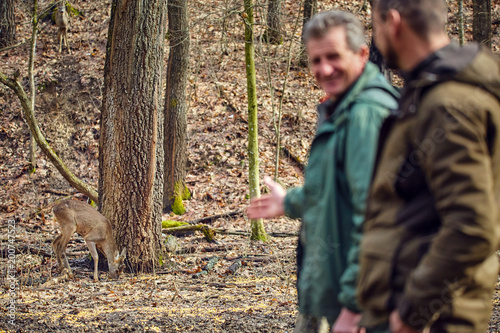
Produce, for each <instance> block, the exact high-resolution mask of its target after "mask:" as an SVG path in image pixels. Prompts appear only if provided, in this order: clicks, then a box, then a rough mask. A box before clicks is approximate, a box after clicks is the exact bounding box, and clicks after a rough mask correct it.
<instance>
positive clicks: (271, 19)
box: [266, 0, 283, 44]
mask: <svg viewBox="0 0 500 333" xmlns="http://www.w3.org/2000/svg"><path fill="white" fill-rule="evenodd" d="M266 34H267V36H266V39H267V41H268V42H269V43H271V44H281V43H282V42H283V38H282V37H281V0H269V4H268V6H267V32H266Z"/></svg>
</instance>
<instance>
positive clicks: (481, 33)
mask: <svg viewBox="0 0 500 333" xmlns="http://www.w3.org/2000/svg"><path fill="white" fill-rule="evenodd" d="M472 7H473V23H472V35H473V40H474V41H475V42H478V43H480V44H483V45H485V46H487V47H489V48H490V49H491V1H490V0H474V1H472Z"/></svg>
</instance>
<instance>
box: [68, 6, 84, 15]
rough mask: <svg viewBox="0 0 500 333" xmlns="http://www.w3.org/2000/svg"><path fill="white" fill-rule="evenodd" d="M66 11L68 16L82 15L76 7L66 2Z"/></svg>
mask: <svg viewBox="0 0 500 333" xmlns="http://www.w3.org/2000/svg"><path fill="white" fill-rule="evenodd" d="M66 11H67V12H68V14H69V15H70V16H80V15H82V13H81V12H80V11H79V10H78V9H76V8H75V7H73V6H72V5H71V4H70V3H66Z"/></svg>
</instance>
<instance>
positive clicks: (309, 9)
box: [299, 0, 318, 67]
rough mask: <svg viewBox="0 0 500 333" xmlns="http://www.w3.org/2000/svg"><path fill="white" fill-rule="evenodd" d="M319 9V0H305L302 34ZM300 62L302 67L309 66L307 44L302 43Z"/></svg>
mask: <svg viewBox="0 0 500 333" xmlns="http://www.w3.org/2000/svg"><path fill="white" fill-rule="evenodd" d="M317 11H318V0H304V16H303V18H302V36H304V28H305V26H306V24H307V22H309V20H310V19H311V17H313V16H314V14H316V13H317ZM299 64H300V66H302V67H307V66H308V65H309V60H308V58H307V52H306V48H305V45H302V51H301V53H300V60H299Z"/></svg>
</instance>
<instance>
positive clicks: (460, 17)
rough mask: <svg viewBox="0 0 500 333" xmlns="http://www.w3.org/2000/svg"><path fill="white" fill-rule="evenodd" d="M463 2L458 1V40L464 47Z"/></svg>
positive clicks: (462, 0)
mask: <svg viewBox="0 0 500 333" xmlns="http://www.w3.org/2000/svg"><path fill="white" fill-rule="evenodd" d="M464 36H465V33H464V0H458V39H459V42H460V45H464V38H465V37H464Z"/></svg>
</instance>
